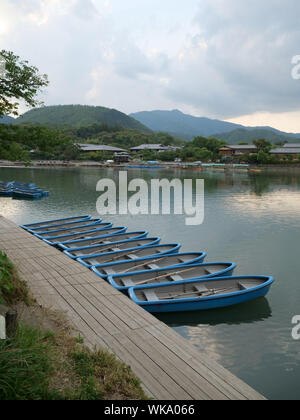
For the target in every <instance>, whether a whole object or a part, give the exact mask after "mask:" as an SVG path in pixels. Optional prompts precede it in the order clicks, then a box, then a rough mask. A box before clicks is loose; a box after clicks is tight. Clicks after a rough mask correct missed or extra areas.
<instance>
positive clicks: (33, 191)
mask: <svg viewBox="0 0 300 420" xmlns="http://www.w3.org/2000/svg"><path fill="white" fill-rule="evenodd" d="M0 196H5V197H12V198H13V199H38V198H42V197H47V196H49V191H44V190H42V189H40V188H37V187H36V185H35V184H26V183H23V182H17V181H11V182H5V181H0Z"/></svg>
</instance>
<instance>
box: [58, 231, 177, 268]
mask: <svg viewBox="0 0 300 420" xmlns="http://www.w3.org/2000/svg"><path fill="white" fill-rule="evenodd" d="M141 241H143V243H141ZM152 241H153V242H154V243H153V242H152ZM159 241H160V239H159V238H147V239H142V240H140V241H139V243H140V246H137V242H136V241H133V242H134V243H133V242H130V243H127V244H126V245H125V246H124V244H120V245H119V246H118V247H116V248H114V249H115V250H113V251H108V252H107V251H105V252H101V253H99V254H97V255H90V256H88V255H87V256H84V257H82V258H77V259H76V260H77V261H78V262H80V263H81V264H82V265H84V266H85V267H88V268H91V267H93V266H97V265H102V264H106V263H111V262H118V261H126V260H127V261H128V260H135V259H138V258H143V257H148V256H150V255H155V256H156V255H165V254H170V253H171V254H173V253H177V252H178V250H179V249H180V247H181V245H180V244H165V245H160V244H159ZM151 242H152V243H151ZM65 252H66V251H65Z"/></svg>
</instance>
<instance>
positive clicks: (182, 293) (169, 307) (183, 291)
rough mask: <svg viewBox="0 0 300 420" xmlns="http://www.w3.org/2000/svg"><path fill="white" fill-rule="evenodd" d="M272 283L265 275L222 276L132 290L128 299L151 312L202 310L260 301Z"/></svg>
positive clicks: (272, 279) (271, 278) (270, 278)
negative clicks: (255, 300)
mask: <svg viewBox="0 0 300 420" xmlns="http://www.w3.org/2000/svg"><path fill="white" fill-rule="evenodd" d="M273 282H274V278H273V277H268V276H241V277H221V278H214V279H206V280H200V281H199V280H198V281H195V280H191V281H184V282H175V283H173V284H169V285H165V284H162V285H156V286H154V285H151V286H139V287H132V288H130V289H129V296H130V298H131V299H132V300H133V301H134V302H135V303H136V304H137V305H139V306H141V307H142V308H144V309H146V310H147V311H148V312H152V313H162V312H188V311H203V310H208V309H217V308H224V307H227V306H233V305H238V304H241V303H245V302H249V301H251V300H254V299H258V298H262V297H264V296H266V295H267V294H268V292H269V290H270V288H271V286H272V284H273Z"/></svg>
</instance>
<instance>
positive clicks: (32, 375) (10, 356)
mask: <svg viewBox="0 0 300 420" xmlns="http://www.w3.org/2000/svg"><path fill="white" fill-rule="evenodd" d="M53 346H54V344H53V338H52V337H51V335H49V334H48V333H44V332H41V331H39V330H36V329H34V328H32V327H28V326H22V325H20V327H19V329H18V332H17V334H16V336H15V337H13V338H12V339H9V340H0V400H43V399H54V398H56V397H58V394H56V393H54V392H52V391H51V392H50V391H49V378H50V377H51V374H52V373H53V362H54V359H53V357H52V349H53Z"/></svg>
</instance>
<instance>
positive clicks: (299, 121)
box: [0, 0, 300, 132]
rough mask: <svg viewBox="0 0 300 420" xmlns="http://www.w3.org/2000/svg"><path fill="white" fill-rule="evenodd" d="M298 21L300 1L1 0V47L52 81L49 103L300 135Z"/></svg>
mask: <svg viewBox="0 0 300 420" xmlns="http://www.w3.org/2000/svg"><path fill="white" fill-rule="evenodd" d="M299 16H300V1H299V0H285V1H282V0H251V1H250V0H248V1H241V0H188V1H186V0H185V1H184V0H0V49H6V50H12V51H14V52H15V53H16V54H18V55H20V56H21V57H22V58H24V59H28V60H29V62H30V63H31V64H33V65H36V66H37V67H38V68H39V69H40V71H41V72H43V73H47V74H48V75H49V79H50V82H51V83H50V86H49V87H48V88H47V90H46V91H45V92H44V94H43V96H42V100H43V101H44V102H45V104H46V105H54V104H71V103H74V104H79V103H80V104H89V105H101V106H106V107H110V108H116V109H119V110H121V111H123V112H125V113H130V112H136V111H142V110H153V109H179V110H181V111H183V112H186V113H191V114H193V115H196V116H207V117H213V118H219V119H226V120H231V121H234V122H240V123H245V124H248V125H272V126H274V127H276V128H279V129H282V130H284V131H290V132H300V100H299V99H300V95H299V94H300V79H299V80H295V79H293V78H292V75H291V72H292V68H293V65H292V58H293V57H294V56H296V55H300V24H299ZM299 74H300V70H299Z"/></svg>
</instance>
